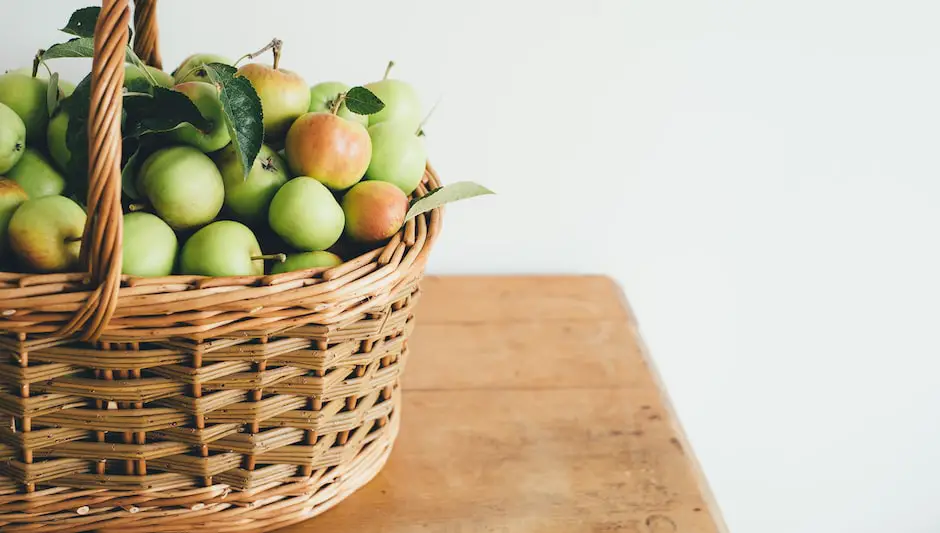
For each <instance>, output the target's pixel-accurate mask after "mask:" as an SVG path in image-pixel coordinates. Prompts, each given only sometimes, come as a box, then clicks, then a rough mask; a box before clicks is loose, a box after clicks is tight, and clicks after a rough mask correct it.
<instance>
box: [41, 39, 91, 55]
mask: <svg viewBox="0 0 940 533" xmlns="http://www.w3.org/2000/svg"><path fill="white" fill-rule="evenodd" d="M94 55H95V40H94V39H93V38H91V37H77V38H75V39H71V40H69V41H67V42H64V43H59V44H54V45H52V46H50V47H49V49H47V50H46V51H45V52H43V54H42V59H43V60H44V61H45V60H49V59H58V58H60V57H94Z"/></svg>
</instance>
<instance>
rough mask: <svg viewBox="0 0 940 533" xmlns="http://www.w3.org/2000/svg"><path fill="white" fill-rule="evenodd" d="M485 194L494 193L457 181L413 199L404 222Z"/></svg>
mask: <svg viewBox="0 0 940 533" xmlns="http://www.w3.org/2000/svg"><path fill="white" fill-rule="evenodd" d="M485 194H496V193H494V192H493V191H491V190H489V189H487V188H486V187H484V186H482V185H479V184H477V183H474V182H472V181H459V182H457V183H451V184H450V185H445V186H444V187H438V188H437V189H434V190H433V191H431V192H429V193H427V194H425V195H424V196H422V197H421V198H415V199H414V200H412V202H411V207H410V208H409V209H408V213H407V214H406V215H405V220H408V219H410V218H413V217H416V216H418V215H420V214H421V213H425V212H427V211H430V210H432V209H437V208H438V207H441V206H442V205H444V204H448V203H451V202H456V201H457V200H465V199H467V198H473V197H474V196H482V195H485Z"/></svg>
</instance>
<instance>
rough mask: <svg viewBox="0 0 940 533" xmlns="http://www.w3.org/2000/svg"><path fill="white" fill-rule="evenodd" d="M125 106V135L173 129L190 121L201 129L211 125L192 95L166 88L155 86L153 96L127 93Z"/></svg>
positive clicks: (140, 134)
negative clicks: (190, 96)
mask: <svg viewBox="0 0 940 533" xmlns="http://www.w3.org/2000/svg"><path fill="white" fill-rule="evenodd" d="M124 109H125V111H127V119H126V122H125V127H124V136H125V137H140V136H142V135H146V134H148V133H159V132H164V131H170V130H174V129H176V128H178V127H180V126H181V125H183V124H184V123H187V122H188V123H190V124H192V125H193V126H195V127H196V128H199V129H202V130H207V129H209V128H210V127H211V126H212V125H211V124H210V123H209V121H208V120H206V118H205V117H203V116H202V113H200V112H199V109H198V108H197V107H196V105H195V104H193V102H192V100H190V99H189V97H187V96H186V95H185V94H183V93H181V92H178V91H174V90H172V89H167V88H165V87H153V94H152V95H150V94H143V93H128V94H126V95H124Z"/></svg>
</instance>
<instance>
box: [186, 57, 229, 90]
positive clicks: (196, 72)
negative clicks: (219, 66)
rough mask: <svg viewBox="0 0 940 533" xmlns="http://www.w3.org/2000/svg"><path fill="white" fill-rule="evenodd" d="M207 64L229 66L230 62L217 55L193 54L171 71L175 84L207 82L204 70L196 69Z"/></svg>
mask: <svg viewBox="0 0 940 533" xmlns="http://www.w3.org/2000/svg"><path fill="white" fill-rule="evenodd" d="M209 63H224V64H226V65H231V64H232V60H231V59H229V58H227V57H225V56H220V55H217V54H193V55H191V56H189V57H187V58H186V59H184V60H183V62H182V63H180V66H178V67H176V70H174V71H173V79H174V80H175V81H176V83H185V82H187V81H205V82H208V81H209V74H207V73H206V71H205V69H201V68H198V67H200V66H202V65H208V64H209Z"/></svg>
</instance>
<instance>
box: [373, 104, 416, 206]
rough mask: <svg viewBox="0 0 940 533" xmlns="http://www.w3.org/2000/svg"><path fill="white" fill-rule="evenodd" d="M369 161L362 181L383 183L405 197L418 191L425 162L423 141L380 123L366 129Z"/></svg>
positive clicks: (393, 124)
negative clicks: (364, 178)
mask: <svg viewBox="0 0 940 533" xmlns="http://www.w3.org/2000/svg"><path fill="white" fill-rule="evenodd" d="M369 138H370V139H372V160H371V161H369V168H368V169H367V170H366V179H369V180H378V181H387V182H388V183H391V184H393V185H395V186H397V187H398V188H399V189H401V190H402V192H404V193H405V194H411V193H412V192H414V190H415V189H417V188H418V184H419V183H421V178H423V177H424V169H425V167H426V166H427V162H428V153H427V150H425V148H424V141H423V140H422V139H421V137H418V136H417V135H416V134H415V131H414V130H413V129H411V128H410V126H409V127H405V126H403V125H402V124H401V123H399V122H380V123H378V124H376V125H375V126H369Z"/></svg>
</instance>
